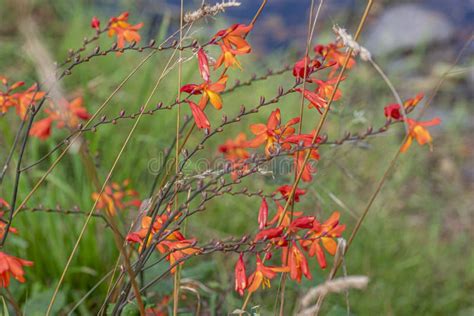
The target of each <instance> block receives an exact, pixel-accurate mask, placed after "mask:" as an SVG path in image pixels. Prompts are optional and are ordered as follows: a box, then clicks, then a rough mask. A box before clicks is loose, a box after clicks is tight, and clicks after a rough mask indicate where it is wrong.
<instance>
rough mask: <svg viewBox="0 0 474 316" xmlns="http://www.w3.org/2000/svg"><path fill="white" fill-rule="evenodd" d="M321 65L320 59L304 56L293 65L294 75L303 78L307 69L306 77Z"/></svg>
mask: <svg viewBox="0 0 474 316" xmlns="http://www.w3.org/2000/svg"><path fill="white" fill-rule="evenodd" d="M320 66H321V63H320V62H319V61H317V60H315V59H311V58H309V57H308V56H304V57H303V58H301V59H300V60H298V61H297V62H296V63H295V65H294V66H293V76H295V77H296V78H303V77H304V76H305V71H306V78H308V77H309V76H310V75H311V74H312V73H313V72H314V70H315V69H316V68H319V67H320ZM305 69H306V70H305Z"/></svg>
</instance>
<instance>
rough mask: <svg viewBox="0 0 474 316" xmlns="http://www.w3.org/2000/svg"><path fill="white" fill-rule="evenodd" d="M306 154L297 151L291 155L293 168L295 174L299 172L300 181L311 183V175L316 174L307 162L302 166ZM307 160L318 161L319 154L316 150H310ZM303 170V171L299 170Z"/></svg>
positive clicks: (314, 169)
mask: <svg viewBox="0 0 474 316" xmlns="http://www.w3.org/2000/svg"><path fill="white" fill-rule="evenodd" d="M305 156H306V154H305V153H304V152H303V151H298V152H295V153H294V154H293V158H294V166H295V170H296V173H297V174H299V173H300V172H301V180H303V181H304V182H311V181H312V180H313V173H315V172H316V168H315V167H313V166H312V165H311V164H310V162H309V161H307V162H306V164H304V160H305ZM309 159H312V160H319V153H318V151H317V150H316V149H311V153H310V155H309ZM302 168H303V171H301V169H302Z"/></svg>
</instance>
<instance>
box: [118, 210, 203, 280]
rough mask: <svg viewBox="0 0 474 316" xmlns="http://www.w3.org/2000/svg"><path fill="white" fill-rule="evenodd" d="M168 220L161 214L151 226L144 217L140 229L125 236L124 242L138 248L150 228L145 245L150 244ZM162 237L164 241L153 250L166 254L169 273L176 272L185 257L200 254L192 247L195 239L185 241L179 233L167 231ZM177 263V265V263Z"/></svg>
mask: <svg viewBox="0 0 474 316" xmlns="http://www.w3.org/2000/svg"><path fill="white" fill-rule="evenodd" d="M167 220H168V215H167V214H163V215H160V216H158V217H157V218H156V220H155V222H154V223H153V225H152V222H151V221H152V218H151V217H150V216H144V217H143V218H142V222H141V229H139V230H138V231H135V232H131V233H130V234H128V235H127V237H126V240H127V241H128V242H132V243H138V244H140V248H141V247H142V246H143V244H144V243H145V240H144V239H145V238H146V235H147V234H148V230H150V226H152V227H151V233H150V237H149V239H148V240H147V242H146V244H147V245H148V244H150V243H151V241H152V239H153V236H154V235H155V234H156V233H158V232H159V231H160V230H161V228H162V227H163V224H164V223H165V222H166V221H167ZM163 234H164V236H166V238H165V240H162V241H161V242H159V243H158V244H156V246H155V248H156V250H158V251H159V252H160V253H167V256H166V260H168V261H169V262H170V265H171V266H172V268H171V273H174V272H176V265H175V264H178V265H181V264H183V263H184V261H183V260H184V259H185V258H186V257H187V256H190V255H194V254H197V253H199V252H200V249H199V248H196V247H194V244H195V243H196V241H195V239H186V238H184V236H183V235H182V234H181V232H179V231H173V232H170V231H169V230H168V229H165V230H164V231H163ZM178 262H179V263H178Z"/></svg>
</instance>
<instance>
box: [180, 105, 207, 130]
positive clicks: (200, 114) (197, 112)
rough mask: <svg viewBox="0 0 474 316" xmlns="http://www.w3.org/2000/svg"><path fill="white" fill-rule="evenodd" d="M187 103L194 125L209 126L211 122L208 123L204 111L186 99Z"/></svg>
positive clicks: (199, 126)
mask: <svg viewBox="0 0 474 316" xmlns="http://www.w3.org/2000/svg"><path fill="white" fill-rule="evenodd" d="M186 102H187V103H188V104H189V107H190V108H191V112H192V114H193V117H194V122H195V123H196V126H197V127H198V128H206V129H207V128H210V127H211V124H210V123H209V120H208V119H207V116H206V114H205V113H204V111H203V110H201V108H200V107H199V106H198V105H197V104H196V103H194V102H193V101H189V100H187V101H186Z"/></svg>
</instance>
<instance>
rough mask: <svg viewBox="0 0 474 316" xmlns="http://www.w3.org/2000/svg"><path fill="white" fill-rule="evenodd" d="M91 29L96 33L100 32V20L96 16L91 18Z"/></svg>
mask: <svg viewBox="0 0 474 316" xmlns="http://www.w3.org/2000/svg"><path fill="white" fill-rule="evenodd" d="M91 27H92V28H93V29H95V30H97V31H98V30H100V20H99V19H98V18H97V17H96V16H94V17H92V20H91Z"/></svg>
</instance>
